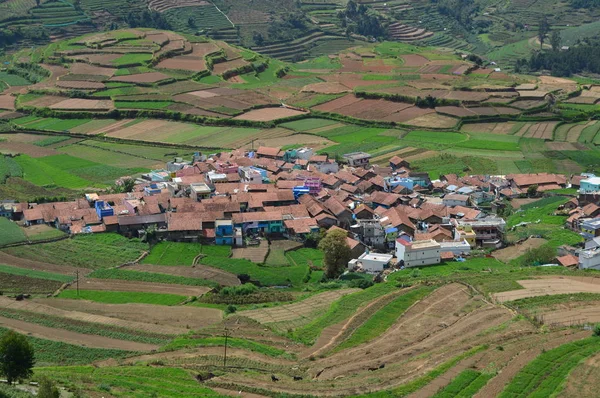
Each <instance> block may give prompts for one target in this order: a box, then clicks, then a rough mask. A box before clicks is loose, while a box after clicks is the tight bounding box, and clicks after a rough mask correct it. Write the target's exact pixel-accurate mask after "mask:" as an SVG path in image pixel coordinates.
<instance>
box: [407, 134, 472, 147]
mask: <svg viewBox="0 0 600 398" xmlns="http://www.w3.org/2000/svg"><path fill="white" fill-rule="evenodd" d="M404 139H405V140H407V141H415V142H431V143H436V144H456V143H459V142H461V141H465V140H466V139H467V137H466V136H465V135H464V134H461V133H445V132H435V131H411V132H410V133H408V134H407V135H406V136H405V137H404Z"/></svg>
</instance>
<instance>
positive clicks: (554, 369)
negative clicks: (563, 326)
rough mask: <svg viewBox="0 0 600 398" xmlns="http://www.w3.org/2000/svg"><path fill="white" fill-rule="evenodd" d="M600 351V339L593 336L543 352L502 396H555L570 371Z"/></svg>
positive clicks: (512, 382)
mask: <svg viewBox="0 0 600 398" xmlns="http://www.w3.org/2000/svg"><path fill="white" fill-rule="evenodd" d="M598 351H600V339H598V338H597V337H590V338H587V339H583V340H579V341H574V342H572V343H567V344H563V345H561V346H560V347H557V348H555V349H553V350H550V351H546V352H543V353H542V354H540V355H539V356H538V357H537V358H536V359H534V360H533V361H531V362H530V363H528V364H527V365H526V366H525V367H524V368H523V369H521V371H520V372H519V373H517V375H516V376H515V377H514V378H513V379H512V380H511V381H510V383H509V384H508V385H507V386H506V387H505V388H504V390H503V391H502V393H501V394H500V395H499V397H500V398H508V397H515V396H540V397H550V396H555V395H556V394H558V393H560V391H561V390H562V389H563V387H564V380H565V378H566V377H567V375H568V374H569V373H570V372H571V370H572V369H573V368H574V367H575V366H577V364H579V363H580V362H581V361H582V360H583V359H585V358H587V357H589V356H590V355H593V354H595V353H597V352H598Z"/></svg>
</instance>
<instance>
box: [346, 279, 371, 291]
mask: <svg viewBox="0 0 600 398" xmlns="http://www.w3.org/2000/svg"><path fill="white" fill-rule="evenodd" d="M348 286H350V287H357V288H360V289H366V288H369V287H371V286H373V282H372V281H368V280H366V279H355V280H353V281H350V284H349V285H348Z"/></svg>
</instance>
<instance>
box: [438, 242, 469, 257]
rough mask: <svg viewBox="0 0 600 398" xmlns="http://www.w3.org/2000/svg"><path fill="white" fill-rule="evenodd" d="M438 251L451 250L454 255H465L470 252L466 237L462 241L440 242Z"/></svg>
mask: <svg viewBox="0 0 600 398" xmlns="http://www.w3.org/2000/svg"><path fill="white" fill-rule="evenodd" d="M440 251H441V252H442V253H444V252H452V254H454V255H455V256H467V255H469V253H471V246H470V245H469V242H467V240H466V239H463V240H462V241H460V240H459V241H448V242H440Z"/></svg>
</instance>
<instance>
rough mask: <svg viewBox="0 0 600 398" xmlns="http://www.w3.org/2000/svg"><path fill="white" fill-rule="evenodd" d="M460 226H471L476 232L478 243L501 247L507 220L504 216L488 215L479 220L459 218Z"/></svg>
mask: <svg viewBox="0 0 600 398" xmlns="http://www.w3.org/2000/svg"><path fill="white" fill-rule="evenodd" d="M458 226H462V227H463V228H464V227H470V228H471V229H472V231H473V232H474V233H475V241H476V244H478V245H481V246H482V247H500V246H501V245H502V238H503V237H504V228H505V226H506V222H505V221H504V220H503V219H502V218H498V217H486V218H481V219H477V220H458ZM465 239H466V237H465Z"/></svg>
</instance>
